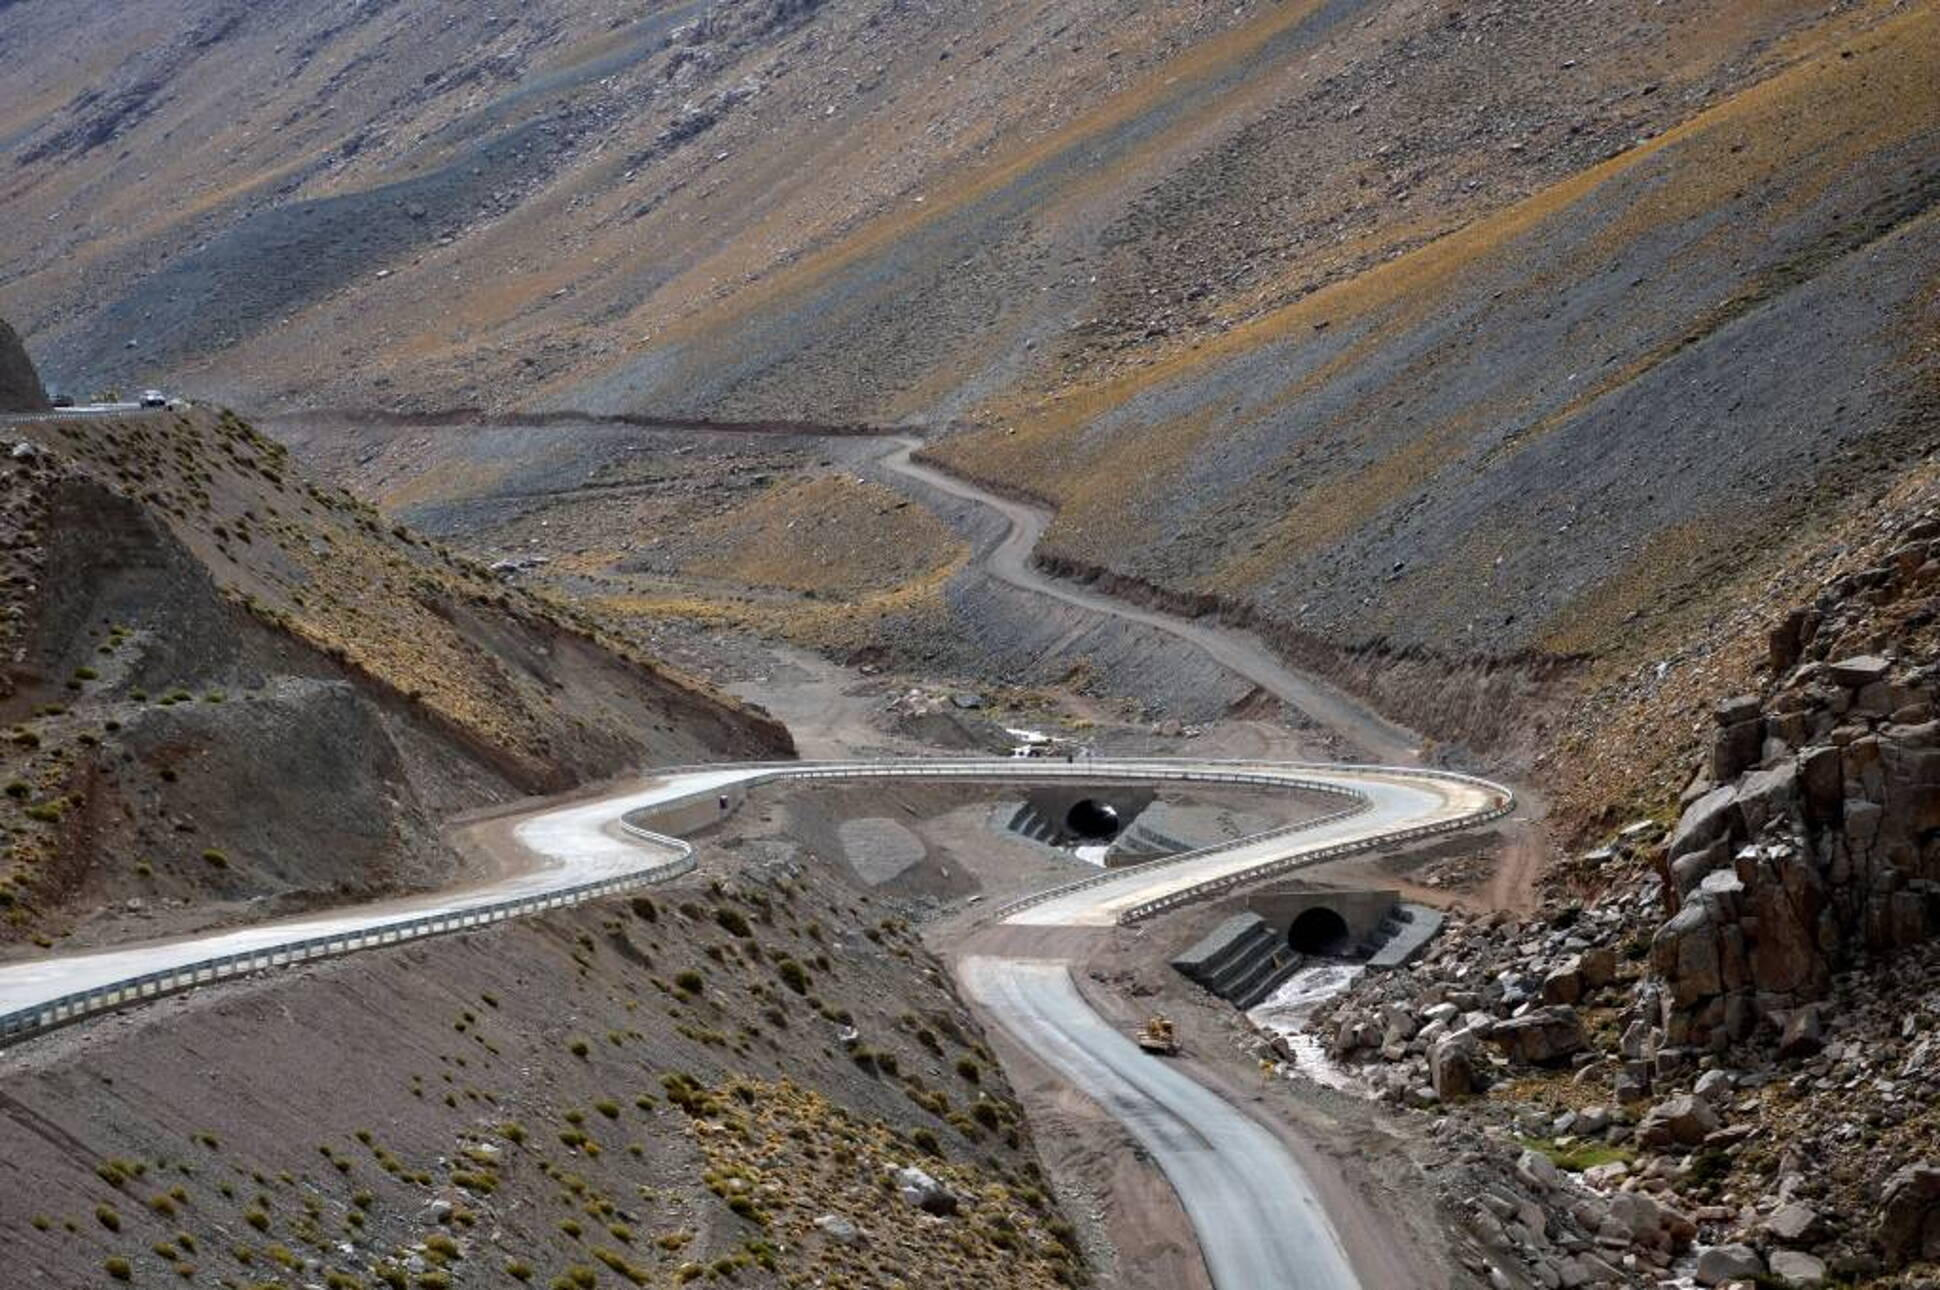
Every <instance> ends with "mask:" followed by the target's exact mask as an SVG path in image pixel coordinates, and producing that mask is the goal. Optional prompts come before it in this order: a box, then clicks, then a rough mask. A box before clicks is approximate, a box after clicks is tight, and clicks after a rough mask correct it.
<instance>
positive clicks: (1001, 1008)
mask: <svg viewBox="0 0 1940 1290" xmlns="http://www.w3.org/2000/svg"><path fill="white" fill-rule="evenodd" d="M958 970H959V973H960V975H961V976H962V978H963V983H964V985H965V986H966V987H967V988H968V989H969V991H970V992H971V994H973V995H974V996H976V998H977V999H978V1000H979V1001H980V1002H982V1003H983V1005H984V1006H985V1007H986V1008H988V1009H990V1011H991V1012H992V1013H994V1014H996V1015H997V1016H998V1017H1000V1018H1002V1020H1003V1024H1004V1028H1005V1029H1007V1030H1009V1031H1010V1032H1011V1033H1012V1034H1013V1035H1015V1036H1016V1037H1017V1038H1018V1039H1019V1040H1020V1041H1021V1042H1023V1043H1024V1044H1025V1045H1026V1046H1027V1047H1029V1048H1030V1050H1031V1051H1032V1052H1033V1053H1035V1054H1036V1055H1037V1056H1038V1057H1039V1058H1040V1059H1041V1060H1043V1061H1045V1062H1046V1063H1048V1064H1049V1065H1051V1066H1052V1067H1054V1068H1055V1069H1056V1070H1057V1071H1058V1072H1059V1073H1060V1074H1061V1075H1063V1076H1064V1077H1065V1078H1066V1079H1067V1080H1069V1081H1071V1083H1072V1084H1073V1085H1074V1086H1075V1087H1077V1088H1081V1089H1083V1090H1084V1091H1085V1093H1086V1094H1087V1095H1089V1096H1090V1097H1091V1098H1093V1099H1094V1100H1096V1101H1097V1102H1098V1103H1099V1104H1100V1105H1101V1106H1103V1107H1104V1108H1105V1109H1106V1110H1107V1111H1109V1112H1110V1113H1111V1114H1112V1117H1113V1118H1114V1119H1116V1120H1118V1122H1119V1123H1121V1124H1123V1125H1124V1126H1125V1127H1126V1129H1128V1130H1129V1131H1130V1132H1131V1134H1132V1136H1133V1137H1134V1138H1135V1139H1137V1141H1138V1142H1139V1144H1140V1145H1141V1146H1143V1147H1144V1148H1145V1149H1146V1151H1148V1152H1150V1153H1151V1156H1152V1159H1153V1160H1154V1161H1155V1162H1156V1163H1157V1164H1158V1167H1159V1168H1160V1169H1161V1170H1163V1171H1164V1173H1165V1176H1166V1178H1167V1179H1168V1180H1170V1181H1171V1183H1172V1186H1173V1189H1174V1190H1175V1191H1177V1192H1178V1194H1179V1200H1180V1202H1181V1204H1182V1205H1183V1206H1184V1207H1185V1211H1186V1216H1187V1217H1188V1218H1190V1219H1191V1220H1192V1226H1193V1230H1194V1231H1195V1232H1196V1233H1197V1234H1198V1237H1199V1248H1200V1251H1201V1253H1202V1254H1203V1255H1204V1256H1205V1260H1206V1267H1207V1270H1208V1271H1209V1272H1210V1273H1211V1275H1212V1281H1213V1284H1214V1285H1216V1286H1218V1287H1220V1290H1228V1288H1230V1290H1273V1288H1274V1287H1288V1288H1289V1290H1346V1288H1349V1287H1357V1286H1359V1285H1360V1284H1361V1283H1360V1281H1359V1279H1358V1278H1357V1277H1356V1276H1355V1274H1354V1269H1353V1266H1352V1264H1351V1263H1350V1262H1349V1260H1348V1257H1347V1252H1346V1250H1345V1249H1343V1248H1342V1246H1341V1241H1340V1237H1339V1236H1338V1235H1337V1234H1336V1233H1335V1231H1334V1227H1333V1224H1332V1223H1331V1222H1329V1221H1328V1218H1327V1211H1326V1209H1325V1208H1324V1207H1323V1206H1322V1204H1321V1201H1320V1198H1319V1196H1317V1195H1316V1194H1315V1193H1314V1189H1313V1187H1312V1185H1311V1183H1310V1182H1309V1180H1308V1178H1307V1176H1306V1174H1304V1173H1303V1172H1302V1171H1301V1169H1300V1167H1299V1165H1297V1164H1296V1163H1295V1162H1294V1159H1293V1157H1292V1156H1291V1155H1290V1154H1289V1153H1288V1151H1287V1148H1286V1146H1285V1144H1283V1143H1282V1142H1281V1141H1280V1140H1279V1139H1278V1138H1276V1137H1275V1136H1273V1134H1272V1133H1270V1132H1268V1131H1267V1130H1266V1129H1265V1128H1264V1127H1263V1126H1261V1125H1260V1124H1259V1123H1257V1122H1256V1121H1254V1120H1253V1119H1252V1118H1251V1117H1249V1116H1247V1115H1245V1114H1244V1113H1242V1112H1241V1111H1239V1110H1238V1109H1237V1108H1236V1107H1234V1106H1233V1105H1232V1104H1231V1103H1230V1102H1227V1101H1226V1100H1224V1099H1223V1098H1221V1097H1219V1096H1218V1095H1216V1094H1214V1093H1213V1092H1212V1091H1211V1090H1209V1089H1207V1088H1205V1087H1204V1086H1203V1085H1200V1084H1198V1083H1196V1082H1194V1081H1193V1080H1192V1079H1190V1078H1188V1077H1187V1076H1186V1075H1183V1074H1181V1073H1180V1072H1179V1071H1178V1070H1177V1069H1176V1068H1175V1067H1174V1066H1172V1065H1171V1064H1170V1063H1169V1062H1167V1061H1166V1060H1165V1059H1163V1058H1157V1057H1154V1056H1152V1055H1151V1054H1150V1053H1146V1052H1143V1051H1141V1050H1140V1049H1139V1047H1138V1045H1137V1044H1134V1043H1133V1042H1132V1041H1131V1040H1130V1039H1127V1038H1126V1037H1125V1036H1124V1035H1121V1034H1119V1033H1118V1032H1117V1031H1116V1030H1114V1029H1112V1027H1110V1026H1109V1025H1106V1024H1105V1022H1104V1021H1103V1020H1102V1019H1101V1018H1100V1017H1099V1016H1098V1014H1097V1013H1095V1012H1093V1011H1092V1010H1091V1007H1090V1005H1088V1004H1087V1003H1086V1002H1085V1001H1084V1000H1083V999H1082V998H1081V997H1079V995H1078V991H1077V988H1076V987H1075V986H1074V985H1073V984H1072V983H1071V976H1070V973H1069V971H1068V970H1067V968H1066V967H1065V965H1064V964H1062V963H1047V962H1042V961H1036V960H1030V961H1018V960H1012V959H991V958H975V957H973V958H967V959H965V960H963V962H962V964H961V965H960V967H959V969H958ZM1370 1290H1387V1288H1386V1287H1370Z"/></svg>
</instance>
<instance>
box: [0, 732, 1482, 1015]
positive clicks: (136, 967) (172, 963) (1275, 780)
mask: <svg viewBox="0 0 1940 1290" xmlns="http://www.w3.org/2000/svg"><path fill="white" fill-rule="evenodd" d="M902 778H923V779H944V780H947V779H956V780H965V781H978V782H994V783H1004V784H1028V783H1044V782H1057V781H1067V782H1068V781H1082V780H1092V781H1121V782H1139V783H1164V782H1193V783H1209V784H1252V785H1258V786H1261V787H1263V788H1275V789H1280V790H1287V789H1293V790H1300V791H1306V792H1312V793H1320V794H1326V795H1330V796H1334V797H1337V798H1340V799H1342V800H1343V801H1344V802H1345V803H1346V804H1345V805H1344V806H1343V807H1342V808H1341V809H1340V810H1339V811H1335V812H1331V813H1328V814H1325V815H1322V816H1320V817H1318V818H1316V819H1312V820H1307V821H1303V822H1301V823H1299V824H1295V825H1289V826H1286V827H1284V828H1280V829H1273V830H1269V831H1267V832H1265V833H1258V834H1254V835H1252V836H1250V837H1245V838H1239V839H1236V840H1234V841H1232V842H1228V843H1223V844H1221V845H1219V846H1216V847H1209V848H1205V849H1202V850H1199V851H1193V852H1186V853H1183V854H1180V855H1175V856H1170V857H1167V858H1166V859H1164V860H1160V861H1155V862H1152V863H1150V864H1145V865H1139V866H1136V867H1134V868H1128V869H1122V870H1116V871H1111V872H1107V873H1104V874H1101V875H1098V876H1097V877H1094V878H1089V879H1086V880H1084V881H1082V882H1078V883H1072V884H1068V885H1066V886H1062V887H1058V888H1055V889H1053V890H1051V891H1047V892H1043V893H1039V894H1037V895H1035V896H1032V897H1030V898H1028V899H1026V900H1023V901H1017V902H1013V903H1012V904H1010V905H1006V906H1004V907H1003V908H1002V909H999V910H996V911H994V913H993V915H992V917H993V918H994V919H996V920H1006V919H1011V918H1015V917H1019V916H1020V915H1021V916H1023V917H1024V918H1029V913H1028V911H1032V910H1039V909H1042V908H1044V907H1045V906H1047V905H1050V904H1052V903H1053V902H1056V901H1060V900H1067V901H1068V900H1069V899H1070V898H1071V897H1072V896H1073V895H1074V893H1081V892H1085V891H1087V890H1090V889H1093V888H1101V887H1106V886H1110V885H1114V884H1116V885H1120V886H1126V885H1127V884H1131V886H1127V890H1133V891H1135V890H1136V885H1137V884H1140V883H1144V884H1146V885H1147V886H1156V887H1160V888H1162V889H1160V890H1155V891H1153V892H1152V893H1151V894H1150V898H1149V899H1144V900H1138V901H1136V902H1134V903H1132V904H1130V905H1129V907H1125V908H1123V909H1122V910H1121V911H1120V912H1118V913H1117V914H1116V915H1114V916H1113V918H1112V919H1111V920H1110V921H1127V922H1129V921H1134V920H1136V919H1140V918H1147V917H1150V916H1151V915H1153V914H1156V913H1159V912H1161V911H1163V910H1168V909H1174V908H1177V907H1179V906H1180V905H1184V904H1188V903H1190V902H1192V901H1195V900H1200V899H1204V898H1205V897H1207V896H1211V895H1215V894H1218V893H1220V892H1224V891H1227V890H1230V889H1231V888H1233V887H1234V886H1237V885H1239V884H1241V883H1243V882H1248V881H1252V880H1254V879H1256V878H1261V877H1267V876H1270V875H1272V874H1276V873H1283V872H1286V871H1288V870H1290V869H1293V868H1298V867H1303V866H1305V865H1309V864H1316V863H1319V862H1321V861H1322V860H1326V859H1331V858H1334V857H1336V856H1339V855H1344V854H1349V853H1351V852H1354V851H1360V850H1366V849H1369V848H1371V847H1375V846H1380V845H1383V844H1385V843H1387V842H1391V841H1395V840H1398V839H1406V838H1414V837H1423V836H1428V835H1430V834H1434V833H1442V832H1448V831H1450V830H1452V829H1458V828H1469V827H1472V826H1474V825H1476V824H1480V823H1484V822H1487V821H1489V820H1493V819H1497V818H1500V817H1501V816H1503V815H1506V814H1507V813H1508V812H1509V811H1510V810H1512V809H1513V808H1514V799H1513V797H1512V796H1511V795H1510V794H1509V792H1508V790H1506V789H1504V788H1502V787H1500V786H1499V785H1495V784H1491V783H1489V782H1487V781H1485V780H1478V779H1474V778H1472V777H1469V776H1464V775H1455V774H1452V773H1450V772H1445V771H1423V770H1413V769H1399V768H1384V767H1350V766H1334V765H1290V764H1274V763H1260V762H1210V761H1208V762H1200V761H1184V760H1163V759H1124V760H1103V759H1099V760H1088V761H1086V762H1085V763H1083V764H1076V763H1071V764H1065V765H1058V764H1055V763H1051V764H1044V763H1038V764H1028V763H1026V764H1020V763H1019V762H1018V761H1017V760H1014V759H1003V760H962V761H957V760H943V759H935V760H912V761H900V762H839V763H822V764H814V763H801V762H777V763H743V764H735V765H715V766H687V767H676V768H671V769H668V770H664V771H659V772H656V773H655V780H654V785H653V786H652V787H650V788H647V789H645V790H642V791H639V792H634V793H623V794H616V795H614V796H612V797H608V798H604V799H601V800H599V801H595V802H592V803H583V804H579V805H575V806H567V807H561V808H555V809H552V810H549V811H545V812H539V813H535V814H534V815H533V816H532V817H530V818H529V819H528V820H527V822H526V823H524V824H522V825H521V826H520V827H519V835H520V838H521V841H522V842H524V843H526V845H527V846H528V847H529V848H530V849H531V850H533V851H534V852H535V853H536V854H538V855H541V856H544V857H548V858H549V859H551V860H552V861H554V862H555V867H552V868H549V869H541V870H538V871H535V872H533V873H528V874H522V875H516V876H514V877H511V878H508V879H506V880H504V881H502V882H501V883H498V884H494V885H493V886H492V887H489V888H485V889H480V890H474V891H472V892H468V893H466V894H464V895H462V896H454V897H452V898H450V899H449V900H447V901H446V902H445V903H444V904H443V905H442V906H439V907H435V908H431V909H428V910H425V911H424V912H421V913H417V914H414V915H411V916H406V917H397V916H396V915H395V911H394V910H393V911H392V912H390V913H386V912H384V910H383V909H382V907H381V906H380V907H375V908H372V909H366V910H364V911H363V912H361V913H360V912H359V911H358V910H357V909H355V908H352V909H347V910H343V911H338V912H337V913H335V914H328V915H323V916H319V917H310V918H306V919H304V920H301V921H300V922H293V923H287V924H266V925H260V926H257V927H252V928H245V929H241V930H239V931H232V932H224V933H217V934H214V935H211V936H207V937H203V938H199V939H197V940H193V941H188V942H180V943H174V944H168V945H156V946H132V947H126V948H121V949H115V950H107V951H102V952H99V953H94V954H86V955H74V956H67V957H58V958H48V959H40V960H34V961H30V962H26V963H19V964H13V965H8V966H6V967H0V1009H5V1011H0V1044H7V1043H15V1042H18V1041H20V1040H23V1039H26V1038H29V1037H31V1036H34V1035H38V1034H42V1033H44V1032H46V1031H49V1030H52V1029H55V1028H57V1027H60V1026H64V1025H68V1024H71V1023H73V1022H76V1021H80V1020H83V1019H85V1018H88V1017H92V1016H97V1015H100V1014H102V1013H106V1012H110V1011H114V1010H116V1009H119V1008H123V1007H127V1006H130V1005H133V1004H136V1003H140V1002H145V1001H147V1000H150V999H156V998H161V997H163V996H165V995H171V994H178V993H181V992H183V991H186V990H191V989H194V988H196V987H197V986H202V985H208V984H213V983H215V982H218V981H224V980H229V979H232V978H235V977H239V976H244V975H248V974H252V973H256V972H262V971H266V970H268V969H271V968H277V967H285V966H289V965H291V964H296V963H303V962H309V961H312V960H315V959H321V958H329V957H335V956H338V955H343V954H350V953H355V952H357V951H359V950H366V949H375V948H379V947H382V946H387V945H397V944H402V943H404V942H407V941H412V940H419V939H422V938H424V937H428V936H439V935H444V934H446V933H450V932H462V931H470V930H475V929H477V928H481V927H486V926H490V925H491V924H494V923H498V922H502V921H504V920H505V919H508V918H516V917H522V916H524V915H528V914H535V913H542V912H544V911H546V910H550V909H558V908H562V907H565V906H569V905H576V904H581V903H584V902H586V901H589V900H596V899H599V898H602V897H605V896H610V895H615V894H618V893H621V892H625V891H628V890H632V889H635V888H639V887H643V886H647V885H650V884H653V883H659V882H664V881H667V880H668V879H671V878H674V877H678V876H679V875H681V874H684V873H687V872H689V871H691V870H692V869H693V867H694V864H695V861H694V855H693V848H692V847H691V846H689V845H688V844H687V843H686V842H684V841H682V840H681V839H680V838H678V837H675V836H673V835H672V834H670V833H665V832H660V831H657V830H655V829H653V828H650V827H648V824H647V821H649V820H652V821H654V822H659V823H663V825H664V821H665V819H666V818H667V817H671V816H681V817H683V818H682V820H681V823H680V824H679V825H676V826H673V827H685V828H692V827H696V814H697V813H701V814H705V812H707V810H708V808H709V805H710V803H711V804H713V807H714V810H716V811H718V810H719V809H720V805H719V801H717V800H716V799H722V800H725V799H726V797H727V796H728V795H730V794H740V793H745V792H746V790H747V789H749V788H753V787H756V786H758V785H761V784H768V783H776V782H781V781H815V780H871V779H902ZM1403 780H1406V781H1423V782H1428V781H1437V780H1439V781H1444V782H1453V783H1457V784H1460V785H1462V786H1465V787H1466V788H1467V789H1470V790H1474V791H1475V793H1477V794H1479V796H1480V797H1481V799H1482V800H1483V801H1485V802H1486V803H1487V805H1486V806H1483V807H1481V808H1480V809H1477V810H1472V811H1463V812H1461V813H1459V814H1458V815H1456V816H1453V817H1449V818H1443V819H1437V820H1434V821H1432V822H1429V823H1425V824H1418V825H1414V826H1406V825H1403V826H1402V827H1397V828H1394V829H1387V830H1373V831H1371V832H1370V833H1369V834H1368V835H1365V836H1363V837H1360V838H1355V839H1351V840H1347V841H1343V842H1340V843H1336V844H1333V845H1329V846H1324V847H1307V848H1302V847H1300V846H1299V839H1300V836H1301V835H1302V834H1303V833H1307V832H1309V831H1311V830H1314V829H1316V828H1318V827H1320V826H1323V825H1328V824H1333V823H1338V822H1340V821H1342V820H1345V819H1347V818H1349V817H1353V816H1356V815H1360V814H1363V813H1365V812H1368V811H1369V810H1370V809H1371V808H1372V807H1373V804H1374V802H1373V798H1372V797H1371V796H1370V794H1369V792H1368V786H1369V785H1371V784H1373V783H1376V782H1382V781H1386V782H1400V781H1403ZM615 823H617V825H618V831H619V832H621V833H623V834H624V835H625V836H624V838H623V839H622V838H620V837H615V836H613V830H612V829H610V828H609V827H608V826H611V825H614V824H615ZM1281 840H1285V845H1284V846H1282V845H1279V844H1280V842H1281ZM656 853H657V855H656ZM1266 853H1272V854H1266ZM1251 854H1257V855H1258V862H1257V863H1244V864H1239V865H1237V867H1234V868H1232V869H1229V870H1224V871H1222V872H1218V873H1215V874H1210V875H1209V876H1208V877H1206V878H1205V879H1204V880H1202V881H1199V882H1191V883H1185V884H1183V885H1181V884H1180V883H1179V882H1177V881H1176V879H1177V878H1179V877H1183V876H1188V875H1189V874H1190V872H1191V871H1192V869H1193V867H1194V866H1195V865H1197V866H1206V867H1209V868H1217V867H1219V865H1220V864H1221V862H1223V861H1226V860H1228V859H1229V858H1235V857H1240V856H1248V855H1251ZM643 859H644V860H646V861H647V862H645V863H643ZM1032 921H1036V920H1032Z"/></svg>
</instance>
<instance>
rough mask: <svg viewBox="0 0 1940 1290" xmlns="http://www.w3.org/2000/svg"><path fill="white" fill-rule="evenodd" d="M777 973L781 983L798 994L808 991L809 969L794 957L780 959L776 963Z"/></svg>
mask: <svg viewBox="0 0 1940 1290" xmlns="http://www.w3.org/2000/svg"><path fill="white" fill-rule="evenodd" d="M775 974H776V975H777V976H779V977H781V983H782V984H783V985H785V986H787V987H788V988H789V989H790V990H793V991H794V992H795V993H796V994H807V993H808V969H807V968H805V967H803V966H802V965H801V964H799V963H797V962H796V961H795V960H794V959H788V958H785V959H779V960H777V961H776V963H775Z"/></svg>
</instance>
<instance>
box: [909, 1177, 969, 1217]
mask: <svg viewBox="0 0 1940 1290" xmlns="http://www.w3.org/2000/svg"><path fill="white" fill-rule="evenodd" d="M896 1190H897V1191H898V1192H900V1193H901V1194H902V1197H903V1199H904V1200H905V1201H908V1202H909V1203H910V1204H912V1205H914V1206H916V1208H918V1209H920V1210H922V1211H923V1212H924V1213H925V1214H935V1215H937V1216H938V1217H939V1218H947V1217H949V1216H950V1215H952V1214H954V1213H956V1212H957V1198H956V1194H955V1193H954V1192H952V1191H951V1190H950V1189H949V1188H948V1187H945V1186H944V1185H943V1184H942V1183H940V1182H938V1181H937V1180H936V1179H934V1178H932V1177H930V1175H929V1174H927V1173H925V1172H923V1171H922V1170H921V1169H918V1168H917V1167H916V1166H914V1165H910V1166H908V1167H907V1168H905V1169H900V1170H898V1171H897V1173H896Z"/></svg>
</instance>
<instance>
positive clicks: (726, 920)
mask: <svg viewBox="0 0 1940 1290" xmlns="http://www.w3.org/2000/svg"><path fill="white" fill-rule="evenodd" d="M714 921H715V922H717V923H719V924H720V925H721V927H722V929H723V930H724V931H726V932H727V933H728V934H729V935H731V936H739V937H741V938H742V939H744V940H745V939H746V938H748V937H750V936H752V935H754V929H753V928H751V927H749V926H748V920H747V919H746V918H743V917H742V916H741V911H740V910H738V909H729V908H727V907H726V906H725V905H723V906H721V907H720V908H719V909H716V910H715V911H714Z"/></svg>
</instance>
